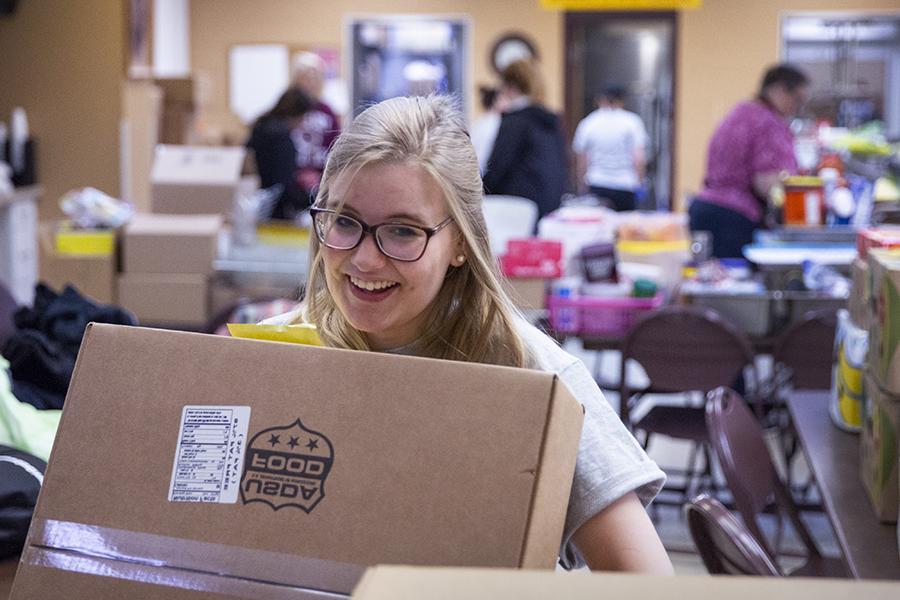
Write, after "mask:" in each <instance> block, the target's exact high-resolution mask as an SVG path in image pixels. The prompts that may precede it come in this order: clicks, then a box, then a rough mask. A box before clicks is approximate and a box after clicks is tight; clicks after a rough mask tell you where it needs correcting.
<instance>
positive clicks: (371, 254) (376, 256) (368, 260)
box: [350, 233, 387, 271]
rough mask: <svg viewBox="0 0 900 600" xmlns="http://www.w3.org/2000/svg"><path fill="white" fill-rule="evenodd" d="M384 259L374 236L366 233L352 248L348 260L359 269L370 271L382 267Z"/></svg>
mask: <svg viewBox="0 0 900 600" xmlns="http://www.w3.org/2000/svg"><path fill="white" fill-rule="evenodd" d="M386 259H387V257H386V256H385V255H384V254H382V253H381V250H379V249H378V244H376V243H375V236H373V235H370V234H368V233H366V234H364V235H363V239H362V241H361V242H360V243H359V246H357V247H356V248H355V249H354V250H353V256H352V257H351V258H350V262H351V263H353V266H354V267H356V268H357V269H359V270H360V271H371V270H374V269H377V268H380V267H382V266H383V265H384V261H385V260H386Z"/></svg>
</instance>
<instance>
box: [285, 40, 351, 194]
mask: <svg viewBox="0 0 900 600" xmlns="http://www.w3.org/2000/svg"><path fill="white" fill-rule="evenodd" d="M292 69H293V74H292V77H291V85H292V86H294V87H296V88H297V89H299V90H300V91H302V92H303V93H304V94H306V95H307V96H309V97H310V98H311V99H312V103H313V104H312V107H311V109H310V110H309V112H307V113H306V116H305V117H304V118H303V120H302V121H301V122H300V124H299V125H297V127H295V128H294V130H293V131H292V132H291V137H292V138H293V140H294V146H296V148H297V180H298V181H299V183H300V186H301V187H302V188H303V190H304V191H305V192H306V193H307V195H308V197H309V201H308V204H311V203H312V201H313V200H314V199H315V195H316V188H317V187H318V185H319V181H320V180H321V179H322V171H323V170H324V169H325V160H326V159H327V158H328V148H330V147H331V144H332V143H334V140H335V139H336V138H337V136H338V134H339V133H340V131H341V128H340V124H339V122H338V118H337V116H336V115H335V114H334V111H333V110H332V109H331V107H330V106H328V105H327V104H326V103H325V102H323V101H322V90H323V89H324V87H325V61H323V60H322V58H321V57H320V56H319V55H318V54H313V53H312V52H298V53H297V54H295V55H294V58H293V63H292Z"/></svg>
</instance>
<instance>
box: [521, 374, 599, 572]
mask: <svg viewBox="0 0 900 600" xmlns="http://www.w3.org/2000/svg"><path fill="white" fill-rule="evenodd" d="M583 422H584V407H583V406H582V405H581V404H580V403H579V402H578V401H577V400H575V397H574V396H572V394H571V392H569V389H568V388H567V387H566V386H565V385H563V384H562V383H561V382H560V381H559V379H554V391H553V401H552V402H551V404H550V411H549V414H548V415H547V426H546V429H545V431H544V444H543V448H542V450H541V460H540V470H539V471H538V473H537V484H536V485H535V492H534V498H533V501H532V510H531V519H530V521H529V522H528V532H527V534H526V537H525V543H524V544H523V546H522V567H524V568H526V569H528V568H530V569H552V568H553V567H554V566H555V564H556V560H555V559H553V556H554V554H555V553H557V552H558V551H559V545H560V540H561V539H562V535H563V529H564V528H565V521H566V509H567V507H568V505H569V495H570V493H571V488H572V477H573V476H574V474H575V461H576V459H577V458H578V445H579V443H580V442H581V430H582V425H583ZM548 557H550V559H549V560H548Z"/></svg>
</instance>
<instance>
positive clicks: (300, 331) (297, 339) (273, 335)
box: [228, 323, 323, 346]
mask: <svg viewBox="0 0 900 600" xmlns="http://www.w3.org/2000/svg"><path fill="white" fill-rule="evenodd" d="M228 333H230V334H231V336H232V337H237V338H249V339H253V340H267V341H270V342H287V343H289V344H306V345H308V346H322V345H323V344H322V340H321V339H319V334H318V333H317V332H316V326H315V325H310V324H309V323H300V324H298V325H257V324H255V323H228Z"/></svg>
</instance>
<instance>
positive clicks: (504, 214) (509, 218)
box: [482, 195, 538, 257]
mask: <svg viewBox="0 0 900 600" xmlns="http://www.w3.org/2000/svg"><path fill="white" fill-rule="evenodd" d="M482 208H483V210H484V221H485V224H486V225H487V230H488V235H489V236H490V238H491V251H492V252H493V254H494V256H495V257H496V256H501V255H502V254H505V253H506V242H507V241H509V240H511V239H515V238H527V237H531V235H532V234H533V233H534V227H535V225H536V224H537V217H538V207H537V204H535V203H534V202H533V201H531V200H529V199H528V198H522V197H520V196H501V195H487V196H485V197H484V202H483V203H482Z"/></svg>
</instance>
